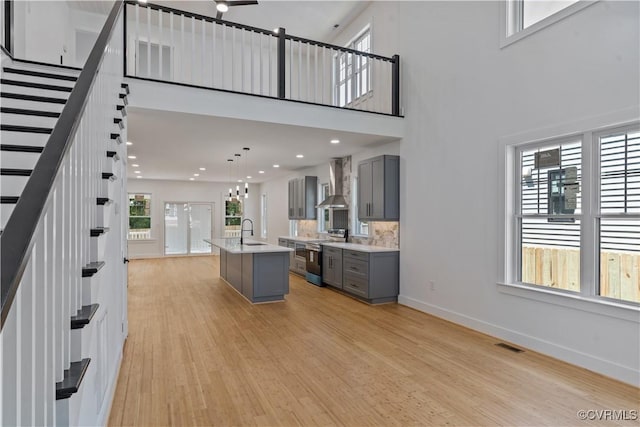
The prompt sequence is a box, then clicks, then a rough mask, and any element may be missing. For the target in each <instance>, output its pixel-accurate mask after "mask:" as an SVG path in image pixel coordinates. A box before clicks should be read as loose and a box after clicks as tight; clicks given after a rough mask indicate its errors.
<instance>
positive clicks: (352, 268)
mask: <svg viewBox="0 0 640 427" xmlns="http://www.w3.org/2000/svg"><path fill="white" fill-rule="evenodd" d="M342 265H343V268H344V274H345V275H353V276H356V277H361V278H363V279H364V280H367V279H368V278H369V263H368V262H364V261H358V260H355V259H351V258H344V259H343V264H342Z"/></svg>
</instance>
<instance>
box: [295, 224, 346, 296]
mask: <svg viewBox="0 0 640 427" xmlns="http://www.w3.org/2000/svg"><path fill="white" fill-rule="evenodd" d="M348 237H349V230H347V229H346V228H334V229H331V230H329V231H328V238H327V239H326V240H324V242H346V241H347V239H348ZM322 242H323V241H322V240H320V241H317V242H309V243H307V244H306V252H307V253H306V260H307V274H306V275H305V278H306V279H307V282H309V283H312V284H314V285H316V286H324V285H323V284H322Z"/></svg>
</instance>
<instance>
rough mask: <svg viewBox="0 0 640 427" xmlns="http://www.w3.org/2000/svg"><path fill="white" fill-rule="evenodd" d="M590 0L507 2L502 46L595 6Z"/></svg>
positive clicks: (513, 0)
mask: <svg viewBox="0 0 640 427" xmlns="http://www.w3.org/2000/svg"><path fill="white" fill-rule="evenodd" d="M594 3H595V1H589V0H505V1H504V9H503V10H504V13H505V16H504V19H502V22H503V25H506V28H503V38H502V46H506V45H508V44H510V43H512V42H514V41H516V40H519V39H521V38H523V37H526V36H527V35H529V34H532V33H535V32H536V31H538V30H541V29H542V28H545V27H547V26H549V25H551V24H553V23H555V22H558V21H560V20H561V19H563V18H566V17H567V16H570V15H572V14H574V13H576V12H577V11H579V10H582V9H584V8H585V7H587V6H590V5H592V4H594Z"/></svg>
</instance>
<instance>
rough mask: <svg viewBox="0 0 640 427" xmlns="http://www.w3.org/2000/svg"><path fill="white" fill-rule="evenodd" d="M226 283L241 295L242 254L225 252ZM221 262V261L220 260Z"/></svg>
mask: <svg viewBox="0 0 640 427" xmlns="http://www.w3.org/2000/svg"><path fill="white" fill-rule="evenodd" d="M225 258H226V259H227V266H226V269H225V270H226V274H227V276H226V279H225V280H226V281H227V282H229V283H230V284H231V286H233V287H234V288H235V289H236V291H238V292H240V293H242V254H234V253H231V252H227V256H226V257H225ZM220 261H222V259H221V260H220Z"/></svg>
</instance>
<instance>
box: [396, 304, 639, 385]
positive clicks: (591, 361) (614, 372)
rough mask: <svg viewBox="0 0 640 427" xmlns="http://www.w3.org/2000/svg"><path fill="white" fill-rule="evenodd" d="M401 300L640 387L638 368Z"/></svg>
mask: <svg viewBox="0 0 640 427" xmlns="http://www.w3.org/2000/svg"><path fill="white" fill-rule="evenodd" d="M398 303H399V304H402V305H406V306H407V307H411V308H414V309H416V310H419V311H422V312H424V313H427V314H430V315H433V316H436V317H439V318H441V319H445V320H448V321H450V322H454V323H457V324H459V325H462V326H464V327H467V328H470V329H473V330H475V331H478V332H482V333H484V334H487V335H490V336H492V337H494V338H497V339H499V340H506V341H509V342H511V343H513V344H516V345H518V346H522V347H524V348H527V349H530V350H533V351H537V352H539V353H543V354H545V355H548V356H550V357H553V358H556V359H560V360H563V361H566V362H568V363H571V364H573V365H577V366H580V367H582V368H585V369H589V370H591V371H594V372H598V373H601V374H602V375H606V376H608V377H611V378H615V379H616V380H618V381H622V382H624V383H627V384H631V385H633V386H636V387H638V386H640V370H639V369H638V367H632V366H623V365H620V364H617V363H614V362H611V361H609V360H604V359H601V358H599V357H594V356H592V355H589V354H586V353H583V352H580V351H577V350H574V349H571V348H568V347H565V346H562V345H559V344H556V343H552V342H549V341H546V340H541V339H539V338H536V337H534V336H531V335H526V334H523V333H520V332H518V331H514V330H511V329H507V328H503V327H501V326H498V325H495V324H493V323H489V322H485V321H482V320H479V319H476V318H474V317H470V316H467V315H464V314H462V313H458V312H455V311H453V310H447V309H443V308H441V307H438V306H435V305H432V304H428V303H425V302H422V301H419V300H416V299H414V298H411V297H407V296H404V295H399V296H398Z"/></svg>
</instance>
